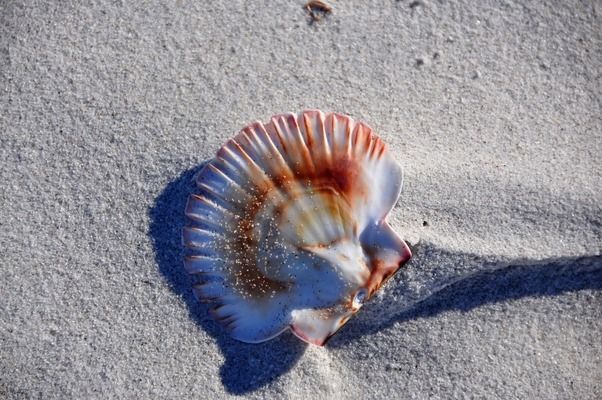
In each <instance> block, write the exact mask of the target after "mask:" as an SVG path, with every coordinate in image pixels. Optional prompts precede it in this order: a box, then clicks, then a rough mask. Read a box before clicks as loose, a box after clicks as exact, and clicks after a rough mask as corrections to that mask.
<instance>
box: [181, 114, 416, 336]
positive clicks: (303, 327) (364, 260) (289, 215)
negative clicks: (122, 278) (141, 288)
mask: <svg viewBox="0 0 602 400" xmlns="http://www.w3.org/2000/svg"><path fill="white" fill-rule="evenodd" d="M401 180H402V175H401V168H400V167H399V165H398V164H397V163H396V162H395V161H394V159H393V157H392V156H391V154H390V153H389V151H388V150H387V146H386V145H385V144H384V143H383V142H382V140H381V139H380V138H379V137H377V136H376V135H375V134H374V133H373V132H372V129H370V128H369V127H368V126H367V125H365V124H364V123H362V122H354V121H353V120H352V119H351V118H350V117H348V116H345V115H341V114H335V113H329V114H324V113H322V112H321V111H316V110H311V111H305V112H302V113H300V114H282V115H277V116H274V117H272V119H271V120H270V122H268V123H267V124H262V123H260V122H254V123H252V124H251V125H249V126H247V127H245V128H244V129H243V130H242V131H241V132H240V133H239V134H238V135H237V136H236V137H235V138H234V139H231V140H229V141H228V142H227V143H226V144H225V145H224V146H223V147H222V148H221V149H220V150H219V151H218V153H217V156H216V157H215V158H214V159H213V160H211V161H210V162H209V163H208V164H207V165H206V166H205V167H204V169H203V170H202V171H201V172H200V173H199V175H198V176H197V185H198V188H199V193H198V194H194V195H192V196H191V197H190V199H189V201H188V204H187V206H186V216H187V217H188V225H187V226H186V227H185V229H184V232H183V242H184V245H185V247H186V257H185V267H186V269H187V271H188V272H189V273H190V274H192V275H193V276H194V277H195V278H197V283H196V284H195V285H194V291H195V293H196V295H197V297H198V298H199V299H201V300H204V301H209V302H212V303H214V306H213V308H212V309H211V312H212V314H213V315H214V316H215V318H216V319H218V320H219V321H221V322H223V323H224V324H225V325H226V326H227V327H228V328H229V329H230V330H231V333H232V336H233V337H234V338H236V339H239V340H241V341H245V342H253V343H256V342H262V341H265V340H268V339H270V338H272V337H274V336H276V335H278V334H279V333H281V332H282V331H284V330H286V329H288V328H290V329H291V330H292V331H293V333H295V334H296V335H297V336H298V337H300V338H301V339H303V340H305V341H307V342H309V343H314V344H320V345H321V344H323V343H325V341H326V340H327V339H328V338H329V337H330V336H331V335H333V334H334V333H335V332H336V331H337V330H338V329H339V328H340V327H341V326H342V325H343V324H344V323H345V322H346V321H347V320H348V319H349V317H350V316H351V315H352V314H354V313H355V312H356V311H357V310H358V309H359V308H360V307H361V305H362V304H363V302H364V300H366V299H368V298H369V297H370V296H372V295H373V294H374V292H375V291H376V290H377V289H378V288H380V287H381V285H382V284H383V283H384V282H385V281H386V280H387V279H388V278H389V277H390V276H392V275H393V274H394V273H395V272H396V271H397V270H398V268H399V267H400V266H401V265H403V264H404V263H405V262H406V261H407V260H408V259H409V258H410V256H411V254H410V250H409V249H408V247H407V246H406V244H405V243H404V242H403V240H401V239H400V238H399V236H398V235H397V234H395V233H394V232H393V231H392V230H391V228H390V227H389V225H388V224H387V222H386V217H387V214H388V213H389V211H390V210H391V208H392V207H393V205H394V204H395V202H396V200H397V197H398V196H399V192H400V190H401Z"/></svg>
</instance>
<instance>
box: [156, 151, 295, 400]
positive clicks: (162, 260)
mask: <svg viewBox="0 0 602 400" xmlns="http://www.w3.org/2000/svg"><path fill="white" fill-rule="evenodd" d="M204 164H205V163H203V164H202V165H200V166H199V167H197V168H193V169H190V170H188V171H185V172H184V173H182V174H181V175H180V176H179V177H178V178H176V179H175V180H174V181H172V182H170V183H169V184H168V185H167V187H166V188H165V190H163V192H162V193H161V194H160V195H159V196H158V197H157V199H156V200H155V204H154V205H153V207H152V208H151V209H150V210H149V216H150V221H151V222H150V236H151V237H152V240H153V247H154V251H155V260H156V262H157V264H158V266H159V270H160V272H161V274H163V276H164V277H165V279H166V280H167V282H168V283H169V284H170V286H171V289H172V290H173V291H174V292H175V293H176V294H178V295H180V296H182V298H183V299H184V301H185V303H186V305H187V307H188V311H189V313H190V317H191V318H192V319H193V320H194V321H196V323H197V324H198V325H199V326H200V327H202V328H203V330H205V331H206V332H207V333H208V334H210V335H211V336H213V337H214V338H215V340H216V341H217V343H218V345H219V347H220V350H221V352H222V354H223V355H224V358H225V359H226V360H225V362H224V364H223V365H222V367H221V369H220V375H221V380H222V383H223V385H224V387H225V388H226V390H227V391H228V392H230V393H232V394H244V393H248V392H252V391H254V390H256V389H259V388H261V387H263V386H265V385H267V384H269V383H270V382H272V381H274V380H275V379H277V378H278V377H280V376H281V375H282V374H284V373H286V372H287V371H289V370H290V369H291V368H292V367H293V366H294V365H295V364H296V363H297V361H298V360H299V358H300V357H301V355H302V354H303V352H304V351H305V348H306V347H307V345H306V344H304V343H303V342H301V341H300V340H299V339H297V338H296V337H293V335H291V334H289V333H285V334H282V335H280V336H279V337H277V338H276V339H273V340H270V341H268V342H265V343H261V344H255V345H252V344H246V343H241V342H238V341H236V340H234V339H231V338H230V337H229V336H228V333H227V332H226V330H225V329H223V328H222V327H221V326H220V325H219V324H218V323H216V322H214V321H213V319H212V318H211V317H210V316H209V315H208V312H207V311H208V307H207V305H205V304H202V303H200V302H199V301H198V300H197V299H196V298H195V297H194V294H193V293H192V279H190V278H189V277H188V275H187V274H186V271H185V270H184V267H183V263H182V256H183V250H182V244H181V237H182V228H183V227H184V223H185V217H184V207H185V205H186V201H187V199H188V196H189V195H190V194H191V193H194V192H195V185H194V182H193V178H194V175H195V174H196V173H197V172H199V171H200V170H201V169H202V167H203V166H204Z"/></svg>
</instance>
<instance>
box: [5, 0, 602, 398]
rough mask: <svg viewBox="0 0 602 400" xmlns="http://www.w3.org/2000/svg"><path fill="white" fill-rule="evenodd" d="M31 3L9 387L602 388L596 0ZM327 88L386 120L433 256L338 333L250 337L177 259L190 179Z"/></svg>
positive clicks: (16, 143) (405, 206)
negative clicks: (225, 320)
mask: <svg viewBox="0 0 602 400" xmlns="http://www.w3.org/2000/svg"><path fill="white" fill-rule="evenodd" d="M27 3H28V4H27V5H24V4H21V2H17V1H10V2H3V3H2V4H1V5H0V84H1V85H0V143H1V147H0V160H2V161H0V162H1V169H0V182H2V184H1V188H2V190H1V191H0V260H1V269H0V274H1V275H0V285H1V286H0V291H1V292H0V293H1V300H0V397H7V398H25V397H32V398H78V399H80V398H148V397H154V398H157V397H160V398H182V397H184V396H186V397H192V398H223V397H229V396H232V395H246V396H248V397H252V398H265V397H270V398H291V399H310V398H339V396H341V395H345V397H348V398H419V399H426V398H443V399H447V398H454V397H457V398H465V397H475V398H487V399H512V398H563V399H594V398H600V397H601V396H602V361H601V360H602V341H601V340H600V331H601V330H602V291H601V290H602V258H601V256H600V253H601V247H602V245H601V244H602V192H601V187H602V166H601V163H600V154H602V138H601V136H602V116H601V115H602V112H601V110H602V107H601V98H602V93H601V92H602V82H601V81H600V79H601V76H602V28H601V27H602V21H601V18H602V7H601V6H600V4H601V3H600V2H597V1H566V2H560V1H559V2H556V3H558V4H550V5H545V4H543V2H535V1H533V2H526V1H523V2H512V1H511V2H504V3H502V2H498V1H490V2H485V1H483V2H481V1H478V2H475V1H468V0H466V1H461V2H455V1H435V0H421V1H419V2H410V1H393V0H391V1H381V2H378V3H377V2H370V3H371V5H367V2H363V1H359V0H358V1H336V2H335V1H332V2H331V3H330V4H331V5H332V6H333V8H334V13H333V14H332V15H331V16H330V17H329V18H327V19H326V20H323V21H320V23H317V24H313V25H310V24H308V21H307V16H306V15H305V13H304V11H303V9H302V4H303V1H280V2H278V3H276V2H265V3H263V2H262V3H258V2H257V3H256V2H250V1H249V2H247V1H242V0H240V1H229V2H227V5H226V4H225V3H226V2H223V3H224V4H216V3H217V2H211V5H210V6H202V5H199V3H200V2H198V1H188V0H178V1H175V2H173V1H165V2H164V3H165V4H157V3H156V2H151V4H146V5H140V6H132V5H128V4H121V2H113V1H106V0H102V1H98V2H95V5H89V6H67V5H60V6H57V5H54V4H53V3H59V2H49V3H48V4H46V3H42V2H27ZM29 3H32V4H29ZM60 3H63V2H60ZM74 3H76V4H77V3H79V2H74ZM125 3H130V4H137V3H138V2H125ZM410 3H413V4H414V5H413V6H410ZM416 3H419V4H418V5H416ZM419 59H420V60H422V61H418V60H419ZM310 107H311V108H314V107H316V108H321V109H323V110H333V111H341V112H346V113H348V114H350V115H352V116H353V117H355V118H358V119H363V120H365V121H366V122H368V123H369V124H370V125H372V126H373V128H374V129H375V130H376V131H377V132H378V133H379V134H380V135H381V136H382V137H383V138H384V139H385V140H386V142H388V143H389V144H390V146H391V148H392V150H393V151H394V152H395V153H396V155H397V158H398V159H399V160H400V162H401V163H402V165H403V167H404V169H405V178H406V180H405V188H404V191H403V193H402V198H401V200H400V202H399V204H398V205H397V206H396V208H395V209H394V211H393V214H392V216H391V221H392V225H394V227H395V229H397V230H398V231H400V232H402V234H403V235H404V236H405V237H406V238H407V239H408V240H409V241H410V242H411V243H412V244H413V246H414V248H415V257H414V259H413V260H412V262H411V263H409V264H408V265H407V267H406V269H405V270H404V272H403V273H400V274H399V275H398V276H397V278H396V279H395V280H393V281H392V282H391V283H390V284H389V285H388V287H387V288H386V290H385V291H384V292H383V293H382V294H381V295H380V296H379V297H378V298H377V299H376V300H375V301H372V302H370V303H369V304H367V305H366V307H365V309H364V310H363V311H362V313H361V314H359V315H358V317H357V318H356V319H354V320H353V321H351V322H350V323H349V324H348V326H346V327H345V328H344V329H343V330H342V331H341V332H340V333H339V334H337V336H335V338H333V339H332V340H331V342H330V343H329V344H328V346H327V347H325V348H316V347H306V346H305V345H303V344H302V343H301V342H299V341H298V340H297V339H296V338H294V337H292V336H291V335H290V334H286V335H283V336H281V337H279V338H278V339H276V340H273V341H271V342H268V343H266V344H262V345H256V346H250V345H244V344H240V343H238V342H235V341H233V340H231V339H229V338H228V337H227V336H226V335H225V334H224V331H223V330H222V329H221V328H220V327H219V326H217V325H216V324H215V323H214V322H213V321H211V319H210V318H208V317H207V316H206V308H205V307H204V306H202V305H198V304H197V303H196V302H195V301H194V299H193V298H192V296H191V294H190V292H189V281H188V278H187V277H186V276H185V274H184V273H183V270H182V267H181V261H180V247H179V246H180V233H179V231H180V229H181V227H182V223H183V219H182V209H183V206H184V202H185V199H186V196H187V195H188V193H189V192H190V190H192V185H191V182H190V179H191V177H192V175H193V173H194V172H195V166H197V165H199V164H200V163H202V162H203V161H204V160H207V159H209V158H211V157H212V156H213V154H214V153H215V151H216V150H217V149H218V147H219V146H220V145H221V144H222V143H223V142H224V141H225V140H226V139H227V138H229V137H230V136H232V135H233V134H234V133H236V132H237V130H238V129H240V128H241V127H242V126H244V124H246V123H248V122H250V121H252V120H255V119H261V120H266V119H267V118H268V117H270V116H271V115H272V114H275V113H279V112H283V111H299V110H302V109H304V108H310ZM423 221H427V222H428V226H423ZM457 279H461V280H460V281H459V282H458V283H456V284H455V285H453V286H451V287H448V288H446V289H443V290H442V291H439V292H437V289H438V288H439V286H443V285H445V284H447V283H449V282H452V281H454V280H457ZM429 295H431V297H430V298H428V299H427V300H426V301H425V302H423V303H420V304H416V301H417V300H419V299H422V298H424V297H426V296H429ZM404 310H407V311H404Z"/></svg>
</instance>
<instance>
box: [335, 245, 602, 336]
mask: <svg viewBox="0 0 602 400" xmlns="http://www.w3.org/2000/svg"><path fill="white" fill-rule="evenodd" d="M422 250H425V249H418V251H417V252H416V251H415V254H414V260H417V261H416V262H415V263H412V262H411V263H409V264H408V268H417V269H420V266H419V265H413V264H419V263H424V262H428V259H429V257H428V254H421V253H423V251H422ZM425 253H428V250H427V251H425ZM449 257H450V259H452V260H453V257H454V256H453V255H451V254H450V255H449ZM455 257H457V255H456V256H455ZM418 260H419V261H418ZM452 262H453V261H452ZM476 262H479V260H477V261H476ZM483 263H484V262H483ZM487 269H488V270H487V271H484V272H481V273H477V274H474V275H472V276H469V277H467V278H465V279H462V280H460V281H458V282H456V283H453V284H451V285H449V286H447V287H445V288H443V289H442V290H440V291H438V292H436V293H434V294H432V295H431V296H429V297H428V298H426V299H425V300H423V301H421V302H419V303H417V304H415V305H414V306H411V307H410V308H409V309H406V310H405V311H401V312H400V313H399V314H396V315H392V316H390V317H387V318H382V319H381V321H382V322H380V323H377V324H367V323H364V322H363V321H362V317H361V314H360V315H358V316H356V318H355V319H352V320H351V321H350V322H349V323H347V325H346V326H345V329H343V330H341V332H340V333H339V334H337V336H335V337H334V338H333V339H332V340H331V341H330V342H329V346H332V347H342V346H347V345H350V344H352V343H353V342H354V341H355V340H357V339H358V338H359V337H362V336H366V335H371V334H374V333H376V332H378V331H381V330H383V329H386V328H389V327H391V326H392V325H394V324H397V323H403V322H405V321H410V320H414V319H418V318H431V317H434V316H436V315H438V314H441V313H444V312H446V311H461V312H468V311H470V310H473V309H475V308H477V307H480V306H483V305H487V304H493V303H502V302H506V301H511V300H516V299H520V298H524V297H544V296H545V297H550V296H559V295H561V294H563V293H566V292H574V291H578V290H588V289H589V290H602V256H601V255H594V256H590V257H580V258H561V259H555V260H550V261H544V262H537V263H534V264H531V265H507V266H505V267H501V268H498V269H495V266H494V269H490V268H487ZM598 299H599V301H600V306H601V307H602V295H601V296H600V297H599V298H598ZM364 312H366V313H371V312H378V311H377V310H374V311H370V308H369V304H367V305H366V309H365V310H362V313H364ZM370 317H371V316H370V315H367V318H365V319H366V320H370V321H374V320H375V318H370Z"/></svg>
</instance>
